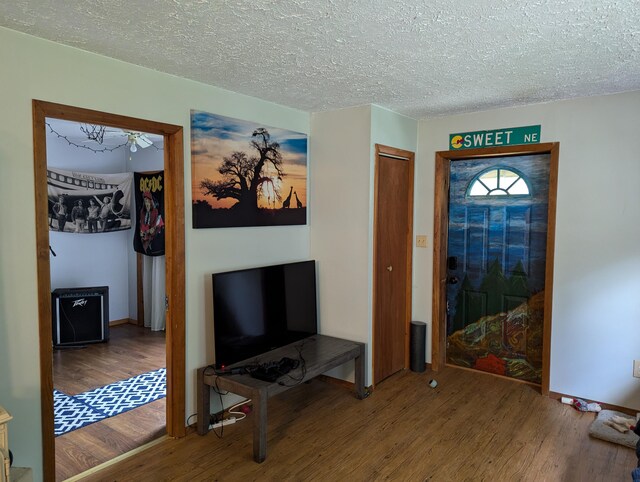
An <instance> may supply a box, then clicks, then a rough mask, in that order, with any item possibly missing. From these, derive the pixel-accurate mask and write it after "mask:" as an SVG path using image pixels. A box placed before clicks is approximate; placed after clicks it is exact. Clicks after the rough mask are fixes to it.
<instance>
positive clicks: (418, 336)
mask: <svg viewBox="0 0 640 482" xmlns="http://www.w3.org/2000/svg"><path fill="white" fill-rule="evenodd" d="M426 343H427V324H426V323H424V322H422V321H412V322H411V371H412V372H423V371H425V357H426V352H425V347H426Z"/></svg>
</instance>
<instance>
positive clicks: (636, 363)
mask: <svg viewBox="0 0 640 482" xmlns="http://www.w3.org/2000/svg"><path fill="white" fill-rule="evenodd" d="M633 376H634V377H636V378H640V360H633Z"/></svg>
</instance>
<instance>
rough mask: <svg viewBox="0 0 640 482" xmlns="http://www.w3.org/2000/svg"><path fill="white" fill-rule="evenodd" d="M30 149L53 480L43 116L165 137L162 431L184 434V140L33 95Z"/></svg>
mask: <svg viewBox="0 0 640 482" xmlns="http://www.w3.org/2000/svg"><path fill="white" fill-rule="evenodd" d="M32 108H33V152H34V187H35V204H36V207H35V209H36V210H35V223H36V226H35V228H36V250H37V253H36V256H37V260H36V266H37V276H38V320H39V338H40V342H39V345H40V390H41V394H40V396H41V416H42V422H41V423H42V450H43V471H44V479H45V480H54V479H55V438H54V419H53V361H52V357H53V348H52V343H51V281H50V262H49V225H48V213H47V148H46V129H45V122H46V121H45V119H46V118H47V117H51V118H57V119H63V120H68V121H73V122H85V123H90V124H103V125H108V126H111V127H119V128H123V129H127V130H135V131H141V132H148V133H152V134H159V135H163V136H164V146H165V151H164V171H165V217H166V219H168V220H169V222H168V223H167V225H166V227H167V230H166V236H165V246H166V249H165V252H166V266H167V268H166V291H167V298H168V299H169V306H168V309H167V316H166V319H167V322H166V326H167V328H166V330H167V332H166V344H167V416H166V424H167V434H168V435H169V436H172V437H183V436H184V435H185V434H186V430H185V423H184V420H185V270H184V260H185V249H184V235H185V234H184V145H183V129H182V127H181V126H176V125H171V124H165V123H160V122H153V121H149V120H143V119H137V118H133V117H126V116H121V115H116V114H108V113H104V112H99V111H93V110H88V109H82V108H78V107H71V106H67V105H62V104H54V103H51V102H45V101H40V100H33V103H32Z"/></svg>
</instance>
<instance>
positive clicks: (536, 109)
mask: <svg viewBox="0 0 640 482" xmlns="http://www.w3.org/2000/svg"><path fill="white" fill-rule="evenodd" d="M638 112H640V92H629V93H624V94H618V95H610V96H601V97H590V98H584V99H576V100H569V101H563V102H553V103H548V104H540V105H534V106H527V107H518V108H511V109H500V110H494V111H487V112H480V113H475V114H467V115H459V116H451V117H443V118H439V119H434V120H429V121H422V122H420V125H419V144H418V149H419V156H418V163H417V166H416V186H419V189H418V190H417V192H416V201H417V205H418V206H420V208H419V211H418V212H417V215H416V227H417V229H419V230H421V231H425V232H428V233H429V239H430V241H432V240H433V172H434V157H435V152H436V151H439V150H448V149H449V146H448V141H449V137H448V136H449V134H450V133H454V132H466V131H477V130H484V129H499V128H504V127H515V126H524V125H532V124H540V125H541V126H542V132H541V136H542V142H552V141H558V142H560V157H559V174H558V198H557V211H556V212H557V220H556V243H555V274H554V290H553V325H552V333H551V338H552V342H551V380H550V389H551V391H554V392H559V393H564V394H568V395H573V396H577V397H581V398H584V399H588V400H596V401H600V402H605V403H609V404H613V405H619V406H623V407H627V408H631V409H634V410H640V379H638V378H633V376H632V373H633V360H634V359H638V358H640V353H639V351H638V346H640V328H639V326H640V325H639V324H638V320H640V297H638V293H639V292H640V243H638V239H639V238H640V209H639V206H640V190H639V189H638V179H640V123H639V122H638ZM431 246H432V245H431ZM425 264H427V265H428V269H425V270H416V273H415V282H416V289H418V290H419V291H420V292H421V293H422V294H423V297H414V305H413V313H414V316H415V317H417V318H424V319H427V318H430V316H431V289H432V282H431V273H432V270H431V262H430V261H429V262H428V263H425ZM428 359H429V360H430V359H431V347H430V346H429V347H428Z"/></svg>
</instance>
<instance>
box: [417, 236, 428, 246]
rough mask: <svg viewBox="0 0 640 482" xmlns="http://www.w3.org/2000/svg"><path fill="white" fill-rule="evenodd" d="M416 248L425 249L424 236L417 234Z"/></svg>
mask: <svg viewBox="0 0 640 482" xmlns="http://www.w3.org/2000/svg"><path fill="white" fill-rule="evenodd" d="M416 247H418V248H426V247H427V237H426V236H425V235H424V234H419V235H417V236H416Z"/></svg>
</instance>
